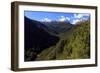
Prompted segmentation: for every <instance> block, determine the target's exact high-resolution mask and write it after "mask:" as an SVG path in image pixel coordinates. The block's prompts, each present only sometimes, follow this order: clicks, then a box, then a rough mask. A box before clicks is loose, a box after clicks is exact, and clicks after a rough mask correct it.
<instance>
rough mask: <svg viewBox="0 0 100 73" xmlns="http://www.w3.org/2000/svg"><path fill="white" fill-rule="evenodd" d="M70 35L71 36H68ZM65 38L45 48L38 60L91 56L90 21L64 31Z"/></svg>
mask: <svg viewBox="0 0 100 73" xmlns="http://www.w3.org/2000/svg"><path fill="white" fill-rule="evenodd" d="M68 36H69V37H68ZM62 37H63V38H64V39H62V38H60V41H59V42H58V43H57V44H56V45H55V46H54V45H53V46H51V47H49V48H47V49H45V50H43V51H42V52H41V53H40V54H39V55H38V57H37V58H36V60H60V59H61V60H63V59H84V58H90V22H89V21H83V22H80V23H78V25H76V26H75V27H73V28H72V29H70V30H69V31H67V32H65V33H63V36H62Z"/></svg>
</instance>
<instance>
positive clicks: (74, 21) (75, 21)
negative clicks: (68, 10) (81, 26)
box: [72, 19, 82, 24]
mask: <svg viewBox="0 0 100 73" xmlns="http://www.w3.org/2000/svg"><path fill="white" fill-rule="evenodd" d="M80 21H82V20H81V19H74V20H73V21H72V24H76V23H77V22H80Z"/></svg>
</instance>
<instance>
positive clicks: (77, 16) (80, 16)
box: [74, 14, 89, 18]
mask: <svg viewBox="0 0 100 73" xmlns="http://www.w3.org/2000/svg"><path fill="white" fill-rule="evenodd" d="M84 16H87V17H89V14H74V18H83V17H84Z"/></svg>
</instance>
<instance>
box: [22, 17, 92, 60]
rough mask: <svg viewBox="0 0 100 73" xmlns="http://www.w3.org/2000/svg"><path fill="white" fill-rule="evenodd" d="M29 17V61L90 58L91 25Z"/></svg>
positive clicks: (27, 19) (26, 32) (26, 31)
mask: <svg viewBox="0 0 100 73" xmlns="http://www.w3.org/2000/svg"><path fill="white" fill-rule="evenodd" d="M24 18H25V22H24V23H25V29H24V32H25V33H24V34H25V35H24V36H25V38H24V40H25V56H24V57H25V61H39V60H40V61H43V60H65V59H86V58H90V22H89V20H87V21H82V22H79V23H77V24H75V25H72V24H71V23H69V21H64V22H59V21H52V22H39V21H36V20H31V19H29V18H27V17H24Z"/></svg>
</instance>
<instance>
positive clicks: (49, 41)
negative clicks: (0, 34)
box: [24, 17, 59, 61]
mask: <svg viewBox="0 0 100 73" xmlns="http://www.w3.org/2000/svg"><path fill="white" fill-rule="evenodd" d="M24 18H25V22H24V24H25V25H24V26H25V28H24V32H25V33H24V36H25V38H24V40H25V46H24V47H25V61H27V60H28V61H30V60H34V59H35V58H36V56H37V54H38V53H40V52H41V51H43V50H44V49H45V48H49V47H50V46H52V45H55V44H56V43H57V42H58V41H59V37H57V36H54V35H51V34H49V33H48V32H46V31H45V30H44V29H43V28H44V27H45V26H43V24H42V23H40V22H38V21H35V20H31V19H29V18H27V17H24ZM30 54H31V55H30Z"/></svg>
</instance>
